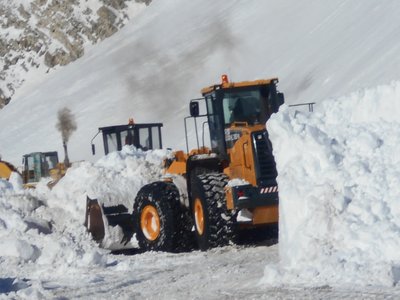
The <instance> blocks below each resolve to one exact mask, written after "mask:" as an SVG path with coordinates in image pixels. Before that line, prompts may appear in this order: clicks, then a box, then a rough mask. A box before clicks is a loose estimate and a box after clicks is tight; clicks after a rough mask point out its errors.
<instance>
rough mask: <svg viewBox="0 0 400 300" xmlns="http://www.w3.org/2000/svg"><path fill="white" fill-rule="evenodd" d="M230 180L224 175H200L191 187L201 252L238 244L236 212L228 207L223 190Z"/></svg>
mask: <svg viewBox="0 0 400 300" xmlns="http://www.w3.org/2000/svg"><path fill="white" fill-rule="evenodd" d="M227 183H228V177H227V176H226V175H225V174H221V173H210V174H203V175H198V176H196V177H195V179H194V180H193V186H192V191H193V193H192V195H193V197H192V199H193V200H192V205H191V207H192V213H193V219H194V223H195V233H196V238H197V243H198V245H199V248H200V250H202V251H205V250H208V249H210V248H214V247H221V246H225V245H228V244H229V243H232V242H235V240H236V232H237V230H236V223H235V221H234V220H235V212H234V211H229V210H228V209H227V207H226V199H225V191H224V187H225V186H226V184H227Z"/></svg>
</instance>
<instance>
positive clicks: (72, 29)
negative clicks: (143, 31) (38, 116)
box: [0, 0, 149, 108]
mask: <svg viewBox="0 0 400 300" xmlns="http://www.w3.org/2000/svg"><path fill="white" fill-rule="evenodd" d="M137 2H149V1H140V0H139V1H133V0H118V1H116V0H112V1H110V0H93V1H90V2H88V1H76V0H67V1H62V2H60V1H55V0H30V1H20V0H19V1H4V0H2V1H0V16H1V18H0V26H1V28H2V30H1V33H0V56H1V58H2V59H1V61H0V62H1V64H0V78H1V79H2V81H1V82H0V108H1V107H2V106H3V105H4V104H7V103H8V102H9V101H10V99H11V98H12V96H13V95H14V93H15V91H16V90H17V89H18V88H19V87H20V86H21V85H22V84H23V83H24V82H25V81H26V80H29V78H30V77H33V76H37V75H38V74H44V73H45V72H49V71H51V70H52V69H53V68H54V67H55V66H57V65H66V64H68V63H70V62H71V61H74V60H76V59H77V58H79V57H81V56H82V55H83V54H84V52H85V48H88V47H90V46H91V45H92V44H95V43H97V42H99V41H101V40H103V39H105V38H107V37H109V36H111V35H112V34H113V33H115V32H116V31H117V30H118V29H119V28H121V27H122V26H124V25H125V24H126V23H127V22H128V21H129V20H130V19H132V18H133V17H134V16H135V15H136V14H137V13H138V12H139V11H141V10H142V9H143V8H144V7H145V5H144V4H139V3H137Z"/></svg>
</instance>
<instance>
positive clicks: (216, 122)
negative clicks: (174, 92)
mask: <svg viewBox="0 0 400 300" xmlns="http://www.w3.org/2000/svg"><path fill="white" fill-rule="evenodd" d="M277 83H278V79H276V78H274V79H269V80H256V81H245V82H239V83H230V82H229V81H228V78H227V76H226V75H223V76H222V84H220V85H213V86H210V87H207V88H204V89H202V91H201V92H202V94H203V97H204V100H205V102H206V109H207V113H206V116H207V120H208V121H207V122H208V127H209V131H210V142H211V149H212V152H214V153H217V154H219V155H220V156H221V157H224V158H226V159H227V158H228V156H229V153H228V152H229V149H231V148H232V147H233V145H234V144H235V142H236V141H237V140H238V139H239V138H240V136H241V135H242V133H243V129H244V128H247V129H250V130H251V131H254V130H265V123H266V122H267V120H268V119H269V118H270V116H271V114H272V113H275V112H277V111H278V110H279V107H280V106H281V105H282V104H283V103H284V96H283V93H280V92H278V91H277V87H276V84H277ZM197 100H198V99H197ZM196 102H198V101H196V100H192V102H191V109H190V110H191V116H192V117H195V116H196V113H197V116H199V113H198V110H199V108H198V104H197V105H196V104H195V103H196ZM196 106H197V107H196Z"/></svg>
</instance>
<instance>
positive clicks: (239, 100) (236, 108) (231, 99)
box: [222, 89, 266, 126]
mask: <svg viewBox="0 0 400 300" xmlns="http://www.w3.org/2000/svg"><path fill="white" fill-rule="evenodd" d="M262 102H263V101H262V98H261V99H260V90H259V89H257V90H252V91H235V92H233V93H229V92H228V93H225V94H224V99H223V101H222V103H223V104H222V105H223V110H224V120H225V126H228V125H230V124H232V123H233V122H247V123H248V124H250V125H253V124H260V123H262V122H265V121H266V116H265V113H262V112H263V111H264V109H263V103H262Z"/></svg>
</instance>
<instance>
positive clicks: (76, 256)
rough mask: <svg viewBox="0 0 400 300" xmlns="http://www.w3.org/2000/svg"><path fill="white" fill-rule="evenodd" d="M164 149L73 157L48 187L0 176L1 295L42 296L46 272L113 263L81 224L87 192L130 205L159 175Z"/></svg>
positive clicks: (107, 201) (50, 274) (130, 149)
mask: <svg viewBox="0 0 400 300" xmlns="http://www.w3.org/2000/svg"><path fill="white" fill-rule="evenodd" d="M167 155H169V152H168V151H164V150H156V151H147V152H143V151H141V150H136V149H135V148H133V147H125V148H124V149H123V150H122V151H120V152H114V153H111V154H109V155H107V156H106V157H104V158H102V159H101V160H99V161H98V162H96V163H89V162H80V163H76V164H75V165H74V166H73V167H72V168H70V169H69V170H68V171H67V174H66V175H65V176H64V177H63V178H62V179H61V180H60V181H59V182H58V183H57V185H56V186H55V187H54V188H53V190H49V188H48V187H47V185H46V180H43V181H42V182H40V183H39V184H38V185H37V186H36V189H34V190H22V189H20V185H19V181H18V179H17V178H15V179H14V180H13V181H12V182H8V181H5V180H0V263H1V265H2V270H0V278H5V279H4V281H0V295H1V293H11V292H16V293H17V295H18V296H19V297H25V296H26V297H27V298H30V297H31V296H32V294H31V293H36V296H35V297H36V298H39V299H40V298H43V297H45V296H46V294H45V291H43V288H41V285H40V282H42V281H46V280H48V278H52V277H54V276H63V274H64V273H66V272H67V273H68V274H73V273H74V272H75V273H77V274H79V273H80V272H82V268H88V267H94V266H100V267H107V266H110V265H113V264H115V260H114V259H113V258H112V257H110V256H108V255H107V253H108V251H105V250H102V249H99V248H98V246H97V245H96V244H95V243H94V242H93V241H92V240H91V237H90V236H89V234H88V233H87V232H86V229H85V228H84V226H83V223H84V220H85V208H86V195H90V196H91V197H93V198H97V199H99V201H101V202H103V203H104V204H105V205H112V204H116V203H117V204H121V203H122V204H125V205H126V207H127V208H129V209H130V210H132V208H133V201H134V198H135V196H136V194H137V192H138V191H139V189H140V188H141V187H142V186H143V185H144V184H146V183H149V182H151V181H155V180H157V179H159V178H160V177H161V176H162V168H161V167H162V162H163V159H164V158H165V157H166V156H167ZM14 186H15V187H14ZM114 235H115V233H114ZM21 276H23V277H22V279H21ZM21 280H22V281H21ZM21 282H23V283H25V284H20V283H21ZM37 284H39V286H38V287H34V286H35V285H37ZM24 295H25V296H24Z"/></svg>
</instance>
